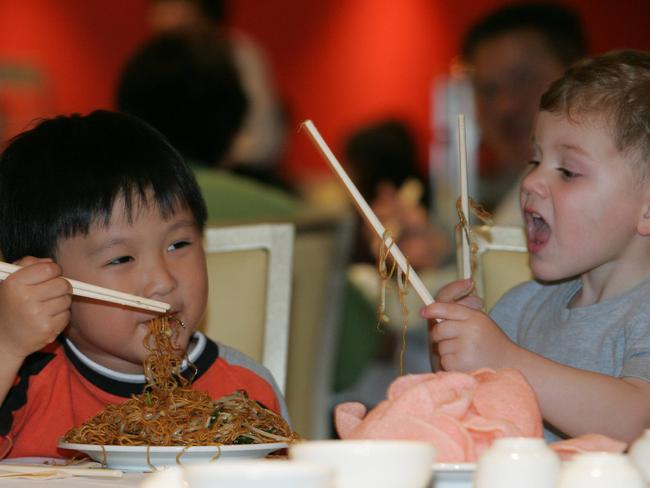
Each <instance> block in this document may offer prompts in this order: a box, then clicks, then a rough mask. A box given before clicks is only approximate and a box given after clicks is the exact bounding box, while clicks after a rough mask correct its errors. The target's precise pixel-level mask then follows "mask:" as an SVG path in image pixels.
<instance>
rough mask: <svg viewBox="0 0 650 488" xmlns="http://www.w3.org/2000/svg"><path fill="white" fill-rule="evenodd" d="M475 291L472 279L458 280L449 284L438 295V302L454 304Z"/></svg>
mask: <svg viewBox="0 0 650 488" xmlns="http://www.w3.org/2000/svg"><path fill="white" fill-rule="evenodd" d="M473 289H474V283H473V282H472V280H471V279H469V278H468V279H465V280H457V281H452V282H451V283H447V284H446V285H445V286H443V287H442V288H440V290H438V293H436V302H454V301H457V300H460V299H461V298H464V297H466V296H467V295H469V294H470V293H471V292H472V290H473Z"/></svg>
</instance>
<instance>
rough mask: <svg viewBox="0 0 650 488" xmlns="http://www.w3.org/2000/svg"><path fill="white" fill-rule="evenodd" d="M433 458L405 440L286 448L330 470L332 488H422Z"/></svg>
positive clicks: (424, 446)
mask: <svg viewBox="0 0 650 488" xmlns="http://www.w3.org/2000/svg"><path fill="white" fill-rule="evenodd" d="M435 454H436V450H435V447H434V446H433V445H432V444H429V443H426V442H421V441H406V440H404V441H402V440H399V441H397V440H395V441H393V440H345V441H344V440H326V441H307V442H299V443H294V444H291V445H290V446H289V457H290V458H291V459H293V460H296V461H303V462H311V463H319V464H323V465H325V466H328V467H330V468H332V469H333V470H334V477H335V481H336V483H335V486H336V488H359V487H360V486H372V487H373V488H395V487H400V488H423V487H424V486H428V485H429V484H430V481H431V476H432V465H433V462H434V460H435ZM192 488H193V487H192Z"/></svg>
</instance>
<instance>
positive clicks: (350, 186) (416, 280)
mask: <svg viewBox="0 0 650 488" xmlns="http://www.w3.org/2000/svg"><path fill="white" fill-rule="evenodd" d="M301 127H303V128H305V129H306V130H307V133H308V134H309V136H310V137H311V140H312V141H313V143H314V144H315V145H316V147H317V148H318V149H319V151H320V153H321V155H322V156H323V157H324V158H325V161H327V163H328V164H329V165H330V166H331V167H332V169H333V170H334V172H335V173H336V174H337V175H338V177H339V178H340V179H341V181H342V182H343V185H344V186H345V188H346V189H347V190H348V192H349V193H350V196H351V197H352V199H353V200H354V203H355V204H356V206H357V208H358V209H359V211H360V212H361V215H362V216H363V217H364V218H365V219H366V221H367V222H368V223H369V224H370V226H371V227H372V228H373V229H374V230H375V232H376V233H377V235H378V236H379V238H380V239H382V240H383V239H384V234H385V232H386V229H385V228H384V226H383V225H382V223H381V222H380V221H379V219H378V218H377V215H375V212H373V211H372V209H371V208H370V205H368V202H366V201H365V199H364V198H363V196H362V195H361V193H360V192H359V190H358V189H357V187H356V186H355V185H354V183H353V182H352V180H351V179H350V177H349V176H348V175H347V173H346V172H345V170H344V169H343V167H342V166H341V164H340V163H339V162H338V160H337V159H336V156H334V153H332V151H331V150H330V148H329V147H328V146H327V144H326V143H325V141H324V140H323V138H322V136H321V135H320V133H319V132H318V129H316V126H315V125H314V123H313V122H312V121H311V120H305V121H304V122H303V123H302V125H301ZM386 246H387V247H388V249H389V251H390V253H391V255H392V256H393V259H395V262H396V263H397V265H398V266H399V268H400V269H401V270H402V273H404V275H405V276H408V280H409V281H410V282H411V285H413V288H414V289H415V291H416V293H417V294H418V296H419V297H420V299H421V300H422V301H423V302H424V304H425V305H429V304H431V303H433V301H434V300H433V297H432V296H431V293H429V290H427V287H426V286H424V283H422V280H421V279H420V277H419V276H418V275H417V273H416V272H415V270H414V269H413V268H412V267H411V266H410V265H409V264H408V263H407V261H406V258H405V257H404V254H402V251H400V249H399V247H397V244H396V243H394V242H393V240H392V239H391V238H390V237H388V238H387V239H386Z"/></svg>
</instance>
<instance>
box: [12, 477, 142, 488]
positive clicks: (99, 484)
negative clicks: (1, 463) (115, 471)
mask: <svg viewBox="0 0 650 488" xmlns="http://www.w3.org/2000/svg"><path fill="white" fill-rule="evenodd" d="M146 476H150V474H149V473H124V476H123V477H122V478H91V477H85V476H72V477H69V478H59V479H51V480H37V479H20V478H10V479H0V487H2V488H63V487H66V488H137V487H138V486H140V483H142V481H143V480H144V479H145V477H146Z"/></svg>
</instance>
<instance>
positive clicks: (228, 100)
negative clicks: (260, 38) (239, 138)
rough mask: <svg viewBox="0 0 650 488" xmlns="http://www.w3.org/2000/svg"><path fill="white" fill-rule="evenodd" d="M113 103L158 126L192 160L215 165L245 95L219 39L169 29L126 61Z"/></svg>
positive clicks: (243, 105) (241, 117) (232, 132)
mask: <svg viewBox="0 0 650 488" xmlns="http://www.w3.org/2000/svg"><path fill="white" fill-rule="evenodd" d="M117 107H118V109H119V110H122V111H125V112H129V113H132V114H134V115H136V116H138V117H140V118H141V119H143V120H145V121H146V122H148V123H149V124H151V125H152V126H153V127H155V128H156V129H158V130H159V131H160V132H162V133H163V134H164V135H165V136H166V137H167V138H168V139H169V141H170V142H171V143H172V144H173V146H174V147H175V148H176V149H178V150H179V151H180V152H181V154H183V156H184V157H186V158H188V159H189V160H190V161H191V162H192V163H197V164H202V165H205V166H215V165H216V164H218V163H219V162H220V161H222V160H223V159H224V157H225V156H226V154H227V152H228V150H229V148H230V146H231V144H232V141H233V138H234V136H235V135H236V133H237V132H238V131H239V129H240V128H241V125H242V123H243V120H244V116H245V115H246V110H247V108H248V100H247V98H246V95H245V92H244V88H243V86H242V84H241V79H240V77H239V73H238V71H237V68H236V66H235V64H234V61H233V59H232V53H231V48H230V44H229V43H228V42H227V41H226V40H225V39H224V38H220V37H218V36H217V35H216V34H214V33H209V34H205V33H194V34H189V33H182V32H173V33H167V34H162V35H159V36H157V37H155V38H153V39H151V40H150V41H149V42H147V43H146V44H145V45H144V46H143V47H142V48H141V49H140V50H138V52H136V53H135V55H134V56H133V57H132V58H131V59H130V61H129V62H128V63H127V65H126V68H125V69H124V71H123V73H122V75H121V78H120V80H119V83H118V89H117Z"/></svg>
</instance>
